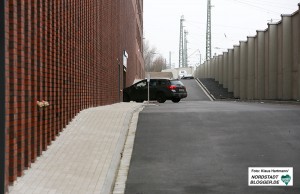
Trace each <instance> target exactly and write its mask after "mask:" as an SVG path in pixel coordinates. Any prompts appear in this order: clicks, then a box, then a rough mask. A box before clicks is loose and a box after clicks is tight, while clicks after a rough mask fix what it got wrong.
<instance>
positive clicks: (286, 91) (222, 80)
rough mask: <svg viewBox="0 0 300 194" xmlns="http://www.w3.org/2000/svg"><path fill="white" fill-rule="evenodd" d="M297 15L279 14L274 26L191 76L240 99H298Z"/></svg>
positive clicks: (299, 28)
mask: <svg viewBox="0 0 300 194" xmlns="http://www.w3.org/2000/svg"><path fill="white" fill-rule="evenodd" d="M298 6H299V7H300V4H298ZM299 15H300V14H299V8H298V10H297V11H296V12H294V13H293V14H291V15H281V21H279V22H278V23H270V24H268V28H267V29H266V30H264V31H257V34H256V36H254V37H247V41H240V44H239V45H235V46H234V47H233V49H228V52H224V53H223V54H221V55H218V56H214V57H213V58H211V59H210V60H209V61H206V62H205V63H204V64H201V65H200V66H199V67H198V68H197V70H196V74H195V77H198V78H213V79H215V80H216V81H218V82H219V84H223V87H224V88H228V91H229V92H233V93H234V97H236V98H240V99H248V100H252V99H258V100H259V99H272V100H299V99H300V73H299V71H300V49H299V47H300V37H299V36H300V16H299Z"/></svg>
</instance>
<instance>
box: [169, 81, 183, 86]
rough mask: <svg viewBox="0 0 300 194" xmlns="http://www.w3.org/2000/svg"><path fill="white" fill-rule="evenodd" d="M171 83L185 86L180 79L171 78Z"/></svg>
mask: <svg viewBox="0 0 300 194" xmlns="http://www.w3.org/2000/svg"><path fill="white" fill-rule="evenodd" d="M171 84H172V85H175V86H183V83H182V82H181V81H178V80H171Z"/></svg>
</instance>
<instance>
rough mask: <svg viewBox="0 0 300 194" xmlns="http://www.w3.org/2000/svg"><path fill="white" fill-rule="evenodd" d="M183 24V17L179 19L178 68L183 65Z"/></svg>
mask: <svg viewBox="0 0 300 194" xmlns="http://www.w3.org/2000/svg"><path fill="white" fill-rule="evenodd" d="M183 22H184V16H183V15H182V16H181V19H180V39H179V67H183V65H184V63H183V60H184V51H183V49H184V48H183V46H184V42H183V27H184V26H183Z"/></svg>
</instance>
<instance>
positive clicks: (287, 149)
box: [125, 80, 300, 194]
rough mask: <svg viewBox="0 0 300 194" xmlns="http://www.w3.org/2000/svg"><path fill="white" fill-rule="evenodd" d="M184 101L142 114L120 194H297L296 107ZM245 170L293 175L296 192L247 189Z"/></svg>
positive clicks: (299, 145) (299, 110)
mask: <svg viewBox="0 0 300 194" xmlns="http://www.w3.org/2000/svg"><path fill="white" fill-rule="evenodd" d="M193 81H194V80H187V82H189V83H188V84H187V83H185V84H186V85H189V84H191V85H193V84H194V83H193ZM188 88H189V87H188ZM195 89H196V88H195ZM189 93H191V94H194V93H197V92H196V91H192V92H189ZM199 96H201V95H199ZM190 98H191V99H193V100H191V101H181V102H180V103H178V104H175V103H172V102H168V103H164V104H157V105H158V106H147V107H146V108H145V109H144V110H143V111H142V112H141V113H140V116H139V121H138V126H137V133H136V138H135V144H134V150H133V155H132V159H131V164H130V170H129V176H128V180H127V184H126V192H125V193H126V194H202V193H204V194H206V193H207V194H210V193H221V194H227V193H228V194H234V193H237V194H247V193H255V194H260V193H261V194H268V193H272V194H273V193H299V191H300V172H299V169H300V152H299V150H300V141H299V139H300V120H299V118H300V107H299V106H298V105H283V104H266V103H265V104H261V103H241V102H211V101H208V100H207V101H204V99H203V98H202V97H200V98H199V100H198V101H197V100H196V99H194V98H196V97H195V96H190ZM248 167H293V169H294V174H293V179H294V186H293V187H249V186H248Z"/></svg>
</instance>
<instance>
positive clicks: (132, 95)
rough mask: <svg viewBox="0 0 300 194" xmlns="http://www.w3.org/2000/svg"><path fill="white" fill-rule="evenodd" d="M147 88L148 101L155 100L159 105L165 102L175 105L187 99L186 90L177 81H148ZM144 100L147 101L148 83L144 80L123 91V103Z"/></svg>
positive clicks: (159, 79) (157, 79)
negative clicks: (170, 101) (171, 102)
mask: <svg viewBox="0 0 300 194" xmlns="http://www.w3.org/2000/svg"><path fill="white" fill-rule="evenodd" d="M149 86H150V87H149V90H150V100H157V101H158V102H159V103H164V102H165V101H166V100H172V101H173V102H175V103H177V102H179V101H180V100H181V99H182V98H186V97H187V92H186V88H185V86H184V85H183V83H182V82H181V81H179V80H171V79H163V78H156V79H150V83H149ZM145 100H148V82H147V80H146V79H144V80H142V81H139V82H137V83H135V84H133V85H132V86H130V87H127V88H125V89H124V90H123V101H124V102H130V101H136V102H143V101H145Z"/></svg>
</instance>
